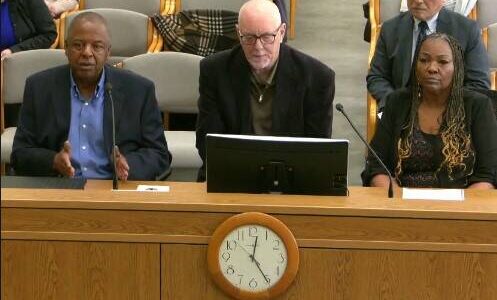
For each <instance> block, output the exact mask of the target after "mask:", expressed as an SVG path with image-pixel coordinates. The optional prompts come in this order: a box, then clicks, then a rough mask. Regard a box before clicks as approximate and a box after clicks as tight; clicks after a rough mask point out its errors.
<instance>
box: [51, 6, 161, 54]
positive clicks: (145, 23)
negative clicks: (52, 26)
mask: <svg viewBox="0 0 497 300" xmlns="http://www.w3.org/2000/svg"><path fill="white" fill-rule="evenodd" d="M140 3H141V1H140ZM85 11H93V12H96V13H98V14H100V15H101V16H102V17H104V18H105V19H106V21H107V24H108V27H109V31H110V34H111V44H112V48H111V55H112V56H117V57H123V58H126V57H131V56H135V55H139V54H143V53H147V52H158V51H160V50H161V49H157V48H156V46H157V42H158V38H159V35H158V34H157V32H156V30H155V28H154V27H153V25H152V22H151V20H150V18H149V17H148V16H147V15H144V14H142V13H138V12H134V11H129V10H123V9H113V8H96V9H86V10H82V11H77V12H73V13H70V14H67V15H65V16H63V17H62V18H61V21H60V39H59V40H60V43H59V47H60V48H62V49H63V48H64V47H65V39H66V38H67V30H68V28H69V25H70V24H71V22H72V20H73V19H74V17H75V16H77V15H78V14H80V13H82V12H85ZM161 40H162V38H161ZM161 46H162V45H161Z"/></svg>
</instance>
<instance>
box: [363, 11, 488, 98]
mask: <svg viewBox="0 0 497 300" xmlns="http://www.w3.org/2000/svg"><path fill="white" fill-rule="evenodd" d="M437 22H438V23H437V32H442V33H446V34H449V35H451V36H453V37H454V38H455V39H456V40H457V41H459V44H460V45H461V47H462V49H463V51H464V67H465V77H464V85H465V86H467V87H474V88H482V89H485V88H489V87H490V81H489V75H488V74H489V73H488V72H489V67H488V57H487V52H486V50H485V47H484V45H483V43H482V41H481V34H480V28H479V26H478V25H477V23H476V22H474V21H472V20H470V19H468V18H466V17H465V16H463V15H461V14H458V13H454V12H452V11H449V10H446V9H444V8H442V10H440V13H439V15H438V20H437ZM413 28H414V19H413V16H412V15H411V13H410V12H405V13H402V14H400V15H398V16H397V17H395V18H393V19H390V20H388V21H386V22H385V23H383V25H382V26H381V31H380V36H379V38H378V42H377V44H376V50H375V54H374V57H373V60H372V61H371V66H370V70H369V73H368V76H367V83H368V91H369V92H370V93H371V95H373V97H374V98H375V99H377V100H379V101H380V107H383V106H384V102H385V97H386V95H388V94H389V93H390V92H392V91H393V90H395V89H398V88H402V87H405V86H406V85H407V83H408V81H409V76H410V72H411V54H412V33H413Z"/></svg>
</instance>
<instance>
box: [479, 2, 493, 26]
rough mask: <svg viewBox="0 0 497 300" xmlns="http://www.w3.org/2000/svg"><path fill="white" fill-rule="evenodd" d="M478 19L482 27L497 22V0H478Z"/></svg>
mask: <svg viewBox="0 0 497 300" xmlns="http://www.w3.org/2000/svg"><path fill="white" fill-rule="evenodd" d="M476 21H477V22H478V23H479V24H480V27H481V28H485V27H488V26H489V25H490V24H493V23H497V2H496V1H495V0H478V2H476Z"/></svg>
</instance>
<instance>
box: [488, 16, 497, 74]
mask: <svg viewBox="0 0 497 300" xmlns="http://www.w3.org/2000/svg"><path fill="white" fill-rule="evenodd" d="M485 30H486V31H487V37H486V45H487V54H488V64H489V66H490V69H493V70H497V22H495V23H494V24H490V25H489V26H488V27H487V28H486V29H485Z"/></svg>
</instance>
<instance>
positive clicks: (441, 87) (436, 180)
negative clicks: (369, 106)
mask: <svg viewBox="0 0 497 300" xmlns="http://www.w3.org/2000/svg"><path fill="white" fill-rule="evenodd" d="M413 69H414V70H413V74H412V76H413V78H416V79H417V80H413V82H412V85H411V89H410V90H409V89H400V90H397V91H395V92H393V93H391V94H390V95H389V96H388V97H387V104H386V106H385V111H384V115H383V117H382V118H381V120H380V122H379V124H378V128H377V130H376V134H375V136H374V137H373V139H372V141H371V146H372V147H373V149H375V150H376V151H377V152H378V155H379V157H380V158H381V159H382V160H383V161H384V162H385V164H386V166H387V167H388V168H389V169H390V172H391V173H392V174H394V177H395V179H396V183H397V184H398V185H400V186H403V187H437V188H466V187H469V188H495V186H496V185H497V134H496V132H497V120H496V116H495V115H494V113H493V108H492V104H491V103H490V99H489V98H488V97H486V96H484V95H482V94H479V93H477V92H474V91H472V90H468V89H466V88H463V78H464V62H463V54H462V50H461V48H460V46H459V45H458V44H457V41H456V40H455V39H453V38H451V37H449V36H447V35H445V34H438V33H437V34H433V35H429V36H428V37H427V38H426V40H424V41H423V42H422V44H421V48H420V51H419V56H418V57H417V58H416V67H415V68H413ZM362 180H363V184H364V185H370V186H384V187H387V186H388V176H387V175H385V171H384V170H383V169H382V168H381V167H380V165H379V164H378V162H377V161H376V160H375V159H374V157H373V156H371V155H370V156H369V157H368V158H367V161H366V169H365V170H364V171H363V173H362Z"/></svg>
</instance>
